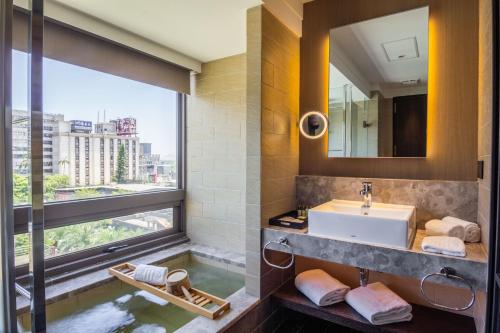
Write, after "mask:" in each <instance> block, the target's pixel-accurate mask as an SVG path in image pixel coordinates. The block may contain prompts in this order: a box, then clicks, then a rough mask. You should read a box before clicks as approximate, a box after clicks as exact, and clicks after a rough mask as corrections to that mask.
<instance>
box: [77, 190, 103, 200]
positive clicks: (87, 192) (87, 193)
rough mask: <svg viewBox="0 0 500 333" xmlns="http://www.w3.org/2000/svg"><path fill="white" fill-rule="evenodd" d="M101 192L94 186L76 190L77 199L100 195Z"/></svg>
mask: <svg viewBox="0 0 500 333" xmlns="http://www.w3.org/2000/svg"><path fill="white" fill-rule="evenodd" d="M100 196H101V194H100V193H99V192H98V191H97V190H96V189H94V188H81V189H78V190H76V191H75V197H76V198H77V199H86V198H95V197H100Z"/></svg>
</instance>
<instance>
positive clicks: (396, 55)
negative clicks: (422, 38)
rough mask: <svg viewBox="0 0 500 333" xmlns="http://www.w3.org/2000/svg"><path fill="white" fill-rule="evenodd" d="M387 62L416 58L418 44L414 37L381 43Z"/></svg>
mask: <svg viewBox="0 0 500 333" xmlns="http://www.w3.org/2000/svg"><path fill="white" fill-rule="evenodd" d="M382 49H384V52H385V55H386V57H387V60H388V61H389V62H392V61H401V60H408V59H415V58H418V56H419V54H418V44H417V39H416V38H415V37H410V38H405V39H400V40H395V41H392V42H385V43H382Z"/></svg>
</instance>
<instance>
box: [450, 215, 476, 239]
mask: <svg viewBox="0 0 500 333" xmlns="http://www.w3.org/2000/svg"><path fill="white" fill-rule="evenodd" d="M443 222H445V223H455V224H459V225H461V226H463V227H464V230H465V232H464V238H463V240H465V241H466V242H469V243H477V242H479V241H480V240H481V228H479V225H478V224H477V223H474V222H469V221H465V220H462V219H459V218H457V217H452V216H446V217H445V218H443Z"/></svg>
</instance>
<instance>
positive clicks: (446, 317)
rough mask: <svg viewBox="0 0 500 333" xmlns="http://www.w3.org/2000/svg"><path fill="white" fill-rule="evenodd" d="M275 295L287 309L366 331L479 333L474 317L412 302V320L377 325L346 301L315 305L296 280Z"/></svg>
mask: <svg viewBox="0 0 500 333" xmlns="http://www.w3.org/2000/svg"><path fill="white" fill-rule="evenodd" d="M272 297H273V300H274V301H275V302H276V303H277V304H278V305H280V306H282V307H285V308H287V309H290V310H293V311H297V312H300V313H303V314H306V315H309V316H312V317H316V318H320V319H323V320H326V321H329V322H332V323H335V324H338V325H341V326H344V327H348V328H351V329H354V330H357V331H361V332H366V333H372V332H377V333H382V332H384V333H385V332H388V333H413V332H415V333H422V332H439V333H471V332H476V327H475V324H474V319H473V318H471V317H467V316H462V315H458V314H455V313H450V312H445V311H441V310H437V309H433V308H428V307H425V306H421V305H416V304H412V307H413V311H412V314H413V319H412V321H410V322H404V323H397V324H389V325H383V326H374V325H372V324H370V323H369V322H368V321H367V320H366V319H365V318H363V317H362V316H361V315H360V314H358V313H357V312H356V311H355V310H354V309H353V308H351V307H350V306H349V305H348V304H347V303H345V302H342V303H338V304H335V305H332V306H328V307H319V306H317V305H315V304H314V303H312V302H311V301H310V300H309V299H307V298H306V297H305V296H304V295H302V294H301V293H300V292H299V291H298V290H297V289H296V288H295V286H294V285H293V281H289V282H288V283H286V284H285V285H283V286H282V287H281V288H280V289H279V290H278V291H276V292H275V293H274V294H273V296H272Z"/></svg>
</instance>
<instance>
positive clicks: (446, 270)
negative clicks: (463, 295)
mask: <svg viewBox="0 0 500 333" xmlns="http://www.w3.org/2000/svg"><path fill="white" fill-rule="evenodd" d="M432 276H442V277H445V278H447V279H452V280H458V281H461V282H463V283H465V284H466V285H467V286H468V287H469V290H470V292H471V294H472V298H471V300H470V302H469V303H468V304H467V305H466V306H464V307H461V308H455V307H452V306H447V305H442V304H438V303H434V301H432V300H431V299H429V297H427V295H426V294H425V291H424V283H425V281H426V280H427V279H428V278H430V277H432ZM420 293H421V294H422V296H423V297H424V299H425V300H426V301H427V302H429V303H430V304H432V305H434V306H436V307H438V308H442V309H447V310H454V311H465V310H467V309H469V308H470V307H471V306H472V305H473V304H474V302H475V301H476V292H475V291H474V288H473V287H472V284H471V283H470V282H469V281H467V280H466V279H464V278H463V277H461V276H459V275H457V272H456V271H455V269H453V268H451V267H443V268H441V271H440V272H439V273H431V274H427V275H426V276H424V278H423V279H422V280H421V281H420Z"/></svg>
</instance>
